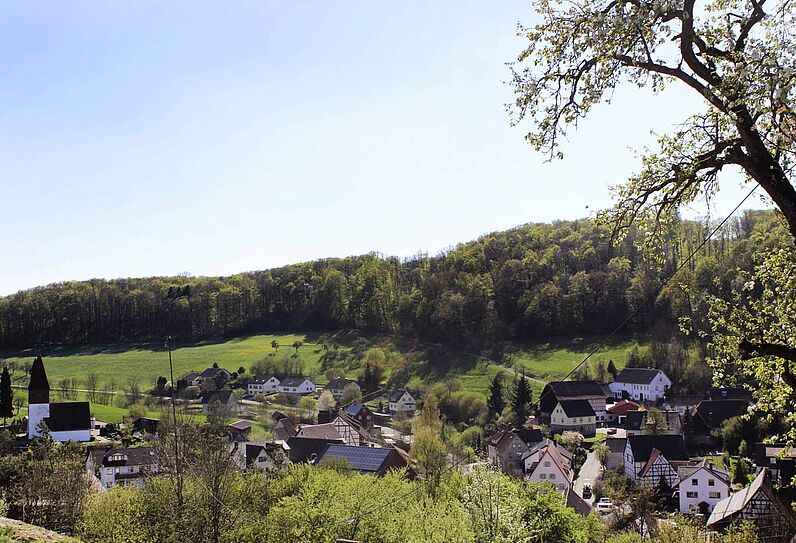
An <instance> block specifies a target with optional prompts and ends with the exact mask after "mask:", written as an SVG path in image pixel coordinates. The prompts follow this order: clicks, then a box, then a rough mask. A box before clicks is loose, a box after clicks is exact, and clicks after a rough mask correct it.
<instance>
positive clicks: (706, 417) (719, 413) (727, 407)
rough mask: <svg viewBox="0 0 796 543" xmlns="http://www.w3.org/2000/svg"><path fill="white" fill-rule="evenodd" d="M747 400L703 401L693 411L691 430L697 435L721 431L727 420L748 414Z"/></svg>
mask: <svg viewBox="0 0 796 543" xmlns="http://www.w3.org/2000/svg"><path fill="white" fill-rule="evenodd" d="M748 407H749V404H748V403H747V402H746V400H702V401H701V402H699V404H698V405H697V406H696V407H695V408H694V409H692V410H691V430H692V432H693V433H694V434H697V435H704V436H707V435H711V432H713V431H714V430H721V425H722V424H723V423H724V421H725V420H728V419H731V418H733V417H738V416H740V415H743V414H744V413H746V410H747V408H748Z"/></svg>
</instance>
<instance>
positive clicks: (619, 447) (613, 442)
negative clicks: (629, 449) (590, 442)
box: [605, 437, 627, 454]
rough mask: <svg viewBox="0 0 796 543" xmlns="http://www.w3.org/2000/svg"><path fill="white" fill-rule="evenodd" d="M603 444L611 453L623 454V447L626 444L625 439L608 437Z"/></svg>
mask: <svg viewBox="0 0 796 543" xmlns="http://www.w3.org/2000/svg"><path fill="white" fill-rule="evenodd" d="M605 444H606V445H608V449H609V450H610V451H611V452H612V453H622V454H624V452H625V445H626V444H627V438H626V437H609V438H608V439H606V440H605Z"/></svg>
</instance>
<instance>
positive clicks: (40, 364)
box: [28, 356, 50, 390]
mask: <svg viewBox="0 0 796 543" xmlns="http://www.w3.org/2000/svg"><path fill="white" fill-rule="evenodd" d="M28 390H50V382H49V381H48V380H47V372H46V371H44V361H43V360H42V359H41V357H40V356H37V357H36V360H34V361H33V365H32V366H31V367H30V384H28Z"/></svg>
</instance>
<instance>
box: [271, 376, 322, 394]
mask: <svg viewBox="0 0 796 543" xmlns="http://www.w3.org/2000/svg"><path fill="white" fill-rule="evenodd" d="M315 388H316V387H315V383H313V382H312V381H310V380H309V379H307V378H306V377H285V378H284V379H282V380H281V381H280V382H279V384H278V385H277V386H276V391H277V392H280V393H282V394H287V395H290V396H304V395H307V394H312V393H313V392H315Z"/></svg>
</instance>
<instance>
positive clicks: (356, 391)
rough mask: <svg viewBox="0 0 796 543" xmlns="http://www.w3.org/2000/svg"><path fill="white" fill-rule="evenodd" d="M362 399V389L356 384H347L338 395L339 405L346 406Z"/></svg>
mask: <svg viewBox="0 0 796 543" xmlns="http://www.w3.org/2000/svg"><path fill="white" fill-rule="evenodd" d="M361 399H362V389H361V388H359V385H358V384H356V383H348V384H347V385H346V386H345V387H344V388H343V393H342V394H341V395H340V405H348V404H350V403H353V402H358V401H359V400H361Z"/></svg>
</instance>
